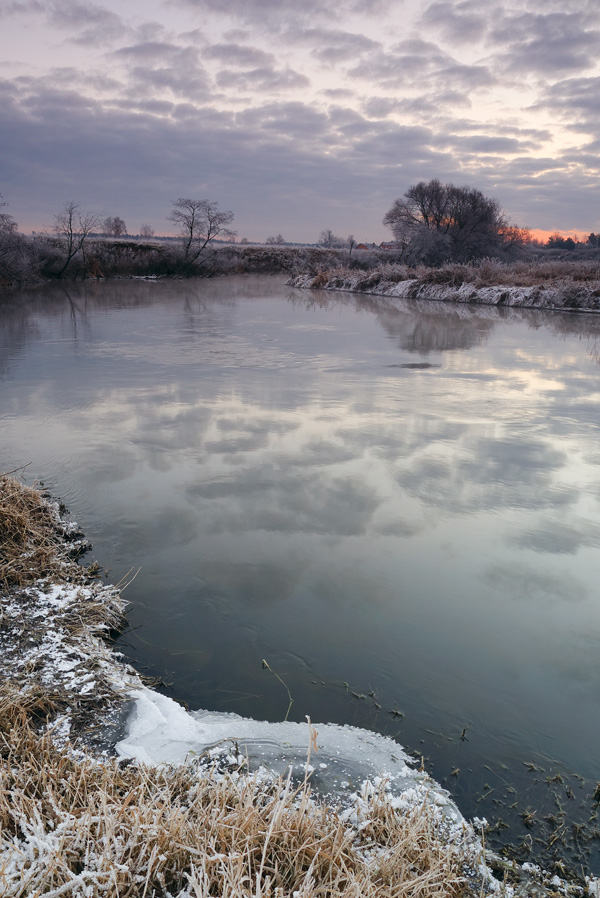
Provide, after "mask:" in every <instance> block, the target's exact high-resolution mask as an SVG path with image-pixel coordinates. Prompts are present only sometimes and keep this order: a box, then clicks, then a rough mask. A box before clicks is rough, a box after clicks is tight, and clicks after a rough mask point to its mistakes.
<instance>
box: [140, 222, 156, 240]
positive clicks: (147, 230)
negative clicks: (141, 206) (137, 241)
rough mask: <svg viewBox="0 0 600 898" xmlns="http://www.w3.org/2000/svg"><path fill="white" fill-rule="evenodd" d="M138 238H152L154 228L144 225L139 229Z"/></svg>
mask: <svg viewBox="0 0 600 898" xmlns="http://www.w3.org/2000/svg"><path fill="white" fill-rule="evenodd" d="M140 237H154V228H153V227H152V226H151V225H149V224H146V223H144V224H143V225H142V226H141V228H140Z"/></svg>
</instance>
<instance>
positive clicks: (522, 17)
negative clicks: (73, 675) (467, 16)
mask: <svg viewBox="0 0 600 898" xmlns="http://www.w3.org/2000/svg"><path fill="white" fill-rule="evenodd" d="M595 20H596V22H597V21H598V17H597V16H596V17H595ZM490 41H491V42H492V43H494V44H495V45H496V46H497V47H501V48H502V49H501V51H500V53H499V54H498V56H497V57H496V68H499V67H501V68H505V67H508V70H509V71H513V72H515V73H517V72H531V73H536V74H541V75H546V76H550V77H554V76H555V75H556V74H557V73H567V72H577V71H582V70H585V69H589V68H590V67H592V66H594V65H595V63H596V60H597V56H598V49H599V47H600V31H599V30H598V29H597V28H595V27H593V25H592V24H591V20H590V19H589V18H588V17H585V16H582V14H581V13H580V12H579V11H577V12H557V13H549V14H548V13H521V14H517V15H504V16H502V17H500V19H499V21H497V23H496V24H495V25H494V27H493V28H492V29H491V30H490Z"/></svg>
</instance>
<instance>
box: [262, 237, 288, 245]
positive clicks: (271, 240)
mask: <svg viewBox="0 0 600 898" xmlns="http://www.w3.org/2000/svg"><path fill="white" fill-rule="evenodd" d="M265 243H266V245H267V246H282V245H283V244H284V243H285V237H284V236H283V234H278V235H277V237H267V239H266V240H265Z"/></svg>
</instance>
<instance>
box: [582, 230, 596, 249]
mask: <svg viewBox="0 0 600 898" xmlns="http://www.w3.org/2000/svg"><path fill="white" fill-rule="evenodd" d="M585 242H586V243H587V244H588V246H595V247H596V249H598V248H599V247H600V234H594V232H593V231H592V233H591V234H588V236H587V237H586V240H585Z"/></svg>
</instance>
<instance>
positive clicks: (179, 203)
mask: <svg viewBox="0 0 600 898" xmlns="http://www.w3.org/2000/svg"><path fill="white" fill-rule="evenodd" d="M168 220H169V221H171V222H173V224H174V225H176V226H177V228H178V230H179V236H180V237H181V239H182V245H183V258H184V262H185V263H186V264H187V265H190V266H191V265H196V264H197V263H198V262H199V261H200V260H201V257H202V255H203V254H204V253H205V251H206V249H207V247H208V246H209V245H210V244H211V243H212V241H213V240H215V239H216V238H217V237H234V236H235V233H236V232H235V231H232V230H230V229H229V228H228V227H227V226H228V225H229V224H231V222H232V221H233V212H219V208H218V205H217V203H214V202H211V201H210V200H192V199H187V198H184V197H180V198H179V199H178V200H174V201H173V211H172V212H171V214H170V215H169V216H168Z"/></svg>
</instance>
